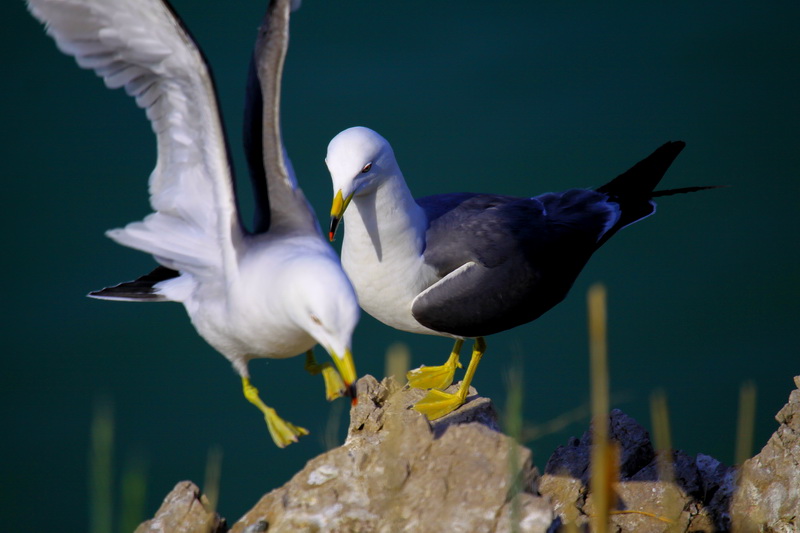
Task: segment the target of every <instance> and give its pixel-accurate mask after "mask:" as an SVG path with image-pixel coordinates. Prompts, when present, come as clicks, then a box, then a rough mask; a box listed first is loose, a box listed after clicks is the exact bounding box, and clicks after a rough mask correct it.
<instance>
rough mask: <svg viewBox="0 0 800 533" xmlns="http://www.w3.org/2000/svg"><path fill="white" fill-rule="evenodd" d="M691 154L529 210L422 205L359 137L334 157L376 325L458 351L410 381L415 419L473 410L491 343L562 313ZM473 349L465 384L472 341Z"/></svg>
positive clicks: (441, 202)
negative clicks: (575, 289)
mask: <svg viewBox="0 0 800 533" xmlns="http://www.w3.org/2000/svg"><path fill="white" fill-rule="evenodd" d="M683 147H684V143H683V142H680V141H677V142H668V143H666V144H664V145H663V146H661V147H660V148H658V149H657V150H656V151H655V152H653V154H651V155H650V156H648V157H647V158H646V159H644V160H643V161H641V162H639V163H637V164H636V165H634V166H633V167H632V168H631V169H630V170H628V171H627V172H625V173H623V174H621V175H620V176H618V177H617V178H615V179H613V180H612V181H610V182H609V183H607V184H605V185H603V186H601V187H598V188H597V189H594V190H592V189H570V190H567V191H563V192H557V193H547V194H542V195H540V196H535V197H532V198H516V197H511V196H501V195H497V194H473V193H453V194H440V195H435V196H427V197H424V198H419V199H416V200H415V199H414V198H413V196H412V195H411V191H410V190H409V188H408V186H407V185H406V182H405V180H404V178H403V174H402V172H401V171H400V168H399V166H398V164H397V160H396V159H395V155H394V152H393V151H392V147H391V146H390V145H389V143H388V142H387V141H386V139H384V138H383V137H381V136H380V135H379V134H378V133H376V132H374V131H372V130H371V129H368V128H364V127H354V128H350V129H347V130H344V131H343V132H341V133H339V134H338V135H337V136H336V137H334V138H333V140H331V142H330V144H329V145H328V153H327V157H326V160H325V162H326V164H327V166H328V170H329V171H330V174H331V178H332V180H333V191H334V200H333V205H332V207H331V224H330V233H329V238H330V240H331V241H332V240H333V239H334V236H335V233H336V229H337V227H338V224H339V221H340V220H342V218H343V219H344V224H345V226H346V228H347V229H346V231H345V234H344V241H343V243H342V251H341V255H342V266H343V267H344V270H345V272H346V273H347V275H348V276H349V277H350V280H351V281H352V283H353V286H354V287H355V290H356V295H357V296H358V300H359V303H360V305H361V307H362V309H364V311H366V312H367V313H369V314H370V315H372V316H374V317H375V318H377V319H378V320H380V321H381V322H383V323H384V324H387V325H389V326H391V327H394V328H396V329H400V330H403V331H409V332H412V333H421V334H428V335H441V336H445V337H451V338H453V339H455V345H454V347H453V350H452V352H451V354H450V357H449V358H448V360H447V362H446V363H445V364H444V365H441V366H423V367H421V368H419V369H416V370H412V371H410V372H409V374H408V379H409V385H411V386H412V387H417V388H425V389H431V390H430V392H428V394H427V395H426V396H424V397H423V398H422V399H421V400H420V401H419V402H418V403H417V404H416V405H415V406H414V409H416V410H417V411H419V412H421V413H423V414H425V415H426V416H427V417H428V418H429V419H431V420H434V419H436V418H439V417H441V416H444V415H445V414H447V413H449V412H451V411H453V410H454V409H457V408H458V407H459V406H461V405H462V404H463V403H464V402H465V401H466V398H467V393H468V391H469V386H470V384H471V382H472V379H473V377H474V375H475V371H476V369H477V367H478V363H479V362H480V360H481V357H482V356H483V353H484V351H485V350H486V342H485V340H484V337H485V336H487V335H491V334H493V333H498V332H501V331H505V330H507V329H511V328H514V327H516V326H519V325H521V324H525V323H527V322H530V321H532V320H535V319H536V318H538V317H540V316H541V315H542V314H543V313H545V312H547V311H548V310H549V309H551V308H552V307H553V306H555V305H556V304H558V303H559V302H561V300H563V299H564V298H565V297H566V295H567V293H568V292H569V289H570V287H572V284H573V283H574V282H575V279H576V278H577V276H578V274H579V273H580V271H581V270H582V269H583V267H584V265H586V262H587V261H588V260H589V258H590V257H591V255H592V254H593V253H594V252H595V250H597V249H598V248H599V247H600V246H602V245H603V243H605V242H606V241H607V240H608V239H609V238H611V237H612V236H613V235H614V234H615V233H616V232H617V231H619V230H620V229H622V228H624V227H625V226H628V225H629V224H632V223H634V222H637V221H639V220H642V219H643V218H646V217H648V216H650V215H651V214H653V213H654V212H655V203H654V202H653V198H654V197H657V196H665V195H669V194H677V193H684V192H693V191H696V190H701V189H706V188H709V187H686V188H683V189H672V190H665V191H654V189H655V187H656V186H657V185H658V182H659V181H660V180H661V178H662V177H663V176H664V174H665V172H666V171H667V168H669V166H670V165H671V164H672V162H673V160H674V159H675V158H676V157H677V156H678V154H679V153H680V151H681V150H682V149H683ZM467 338H471V339H475V342H474V346H473V350H472V357H471V359H470V362H469V365H468V367H467V370H466V373H465V376H464V379H463V380H462V382H461V385H460V387H459V388H458V390H457V392H455V393H454V394H449V393H445V392H443V389H446V388H447V387H448V386H449V385H450V384H451V383H452V381H453V376H454V373H455V371H456V368H460V367H461V364H460V363H459V353H460V351H461V347H462V344H463V342H464V339H467Z"/></svg>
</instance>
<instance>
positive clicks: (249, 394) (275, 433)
mask: <svg viewBox="0 0 800 533" xmlns="http://www.w3.org/2000/svg"><path fill="white" fill-rule="evenodd" d="M242 388H243V389H244V397H245V398H247V401H249V402H250V403H252V404H253V405H255V406H256V407H258V408H259V410H260V411H261V412H262V413H264V419H265V420H266V421H267V429H269V434H270V435H272V440H274V441H275V444H276V445H277V446H278V448H285V447H286V446H288V445H289V444H291V443H293V442H297V437H300V436H302V435H308V430H307V429H304V428H301V427H299V426H295V425H294V424H292V423H291V422H287V421H286V420H284V419H282V418H281V417H279V416H278V413H276V412H275V409H273V408H272V407H268V406H267V405H266V404H265V403H264V402H263V401H261V398H260V397H259V396H258V389H257V388H255V387H254V386H253V385H252V384H251V383H250V380H249V379H248V378H242Z"/></svg>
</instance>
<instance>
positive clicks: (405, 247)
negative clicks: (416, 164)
mask: <svg viewBox="0 0 800 533" xmlns="http://www.w3.org/2000/svg"><path fill="white" fill-rule="evenodd" d="M397 185H400V186H402V188H403V189H405V191H400V192H398V191H397V190H396V188H397V187H396V186H397ZM407 191H408V189H407V188H406V187H405V183H400V184H397V183H393V181H392V180H387V182H386V183H384V184H382V185H381V186H380V187H378V189H377V190H376V191H375V192H374V193H373V194H370V195H369V196H366V197H358V196H356V197H355V198H354V199H353V201H352V203H351V205H350V207H349V208H348V210H347V211H345V216H344V219H345V236H344V242H343V245H342V266H343V267H344V271H345V272H346V273H347V275H348V276H349V277H350V280H351V282H352V283H353V287H354V288H355V291H356V295H357V296H358V302H359V304H360V305H361V307H362V308H363V309H364V310H365V311H366V312H367V313H369V314H370V315H372V316H373V317H375V318H377V319H378V320H380V321H381V322H383V323H384V324H386V325H388V326H391V327H393V328H396V329H400V330H404V331H410V332H413V333H425V334H431V335H439V333H437V332H435V331H433V330H430V329H428V328H426V327H425V326H422V325H421V324H419V323H418V322H417V321H416V320H415V319H414V317H413V316H412V314H411V302H412V301H413V300H414V298H416V297H417V295H418V294H419V293H420V292H422V291H423V290H425V289H426V288H428V287H429V286H430V285H432V284H433V283H435V282H436V281H438V279H439V278H438V276H437V275H436V273H435V272H434V270H433V269H432V268H431V267H430V266H428V265H426V264H425V263H424V262H423V260H422V251H423V250H424V245H425V240H424V239H425V230H426V228H427V220H426V218H425V215H424V212H423V211H422V209H421V208H420V207H419V206H418V205H417V204H416V202H414V201H413V198H411V197H410V194H408V195H407V197H406V196H405V195H404V194H403V192H406V193H407ZM409 200H410V203H409Z"/></svg>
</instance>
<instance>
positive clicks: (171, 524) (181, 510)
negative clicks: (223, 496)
mask: <svg viewBox="0 0 800 533" xmlns="http://www.w3.org/2000/svg"><path fill="white" fill-rule="evenodd" d="M227 530H228V527H227V524H226V523H225V519H224V518H220V516H219V515H218V514H217V513H215V512H214V511H213V510H211V509H210V506H209V503H208V500H207V499H206V497H205V496H203V495H202V494H200V489H199V488H197V485H195V484H194V483H192V482H191V481H181V482H180V483H178V484H177V485H175V488H174V489H172V492H170V493H169V494H168V495H167V497H166V498H164V503H162V504H161V507H160V508H159V509H158V511H157V512H156V515H155V517H153V519H152V520H148V521H147V522H142V523H141V524H139V527H137V528H136V531H135V533H224V532H225V531H227Z"/></svg>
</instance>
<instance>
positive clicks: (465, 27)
mask: <svg viewBox="0 0 800 533" xmlns="http://www.w3.org/2000/svg"><path fill="white" fill-rule="evenodd" d="M174 5H175V8H176V9H177V11H178V12H179V13H180V14H181V15H182V16H183V18H184V20H185V22H186V24H187V25H188V26H189V28H190V29H191V31H192V32H193V34H194V36H195V37H196V39H197V40H198V41H199V43H200V45H201V46H202V48H203V50H204V51H205V53H206V55H207V56H208V59H209V61H210V63H211V65H212V68H213V70H214V73H215V76H216V81H217V86H218V88H219V93H220V98H221V102H222V108H223V112H224V115H225V119H226V124H227V127H228V130H229V132H230V141H231V146H232V149H233V151H234V156H235V162H236V164H237V168H238V170H239V174H240V178H244V177H245V174H244V169H245V166H244V164H243V163H244V160H243V156H242V152H241V142H240V135H239V130H240V128H241V113H242V107H243V87H244V79H245V73H246V65H247V60H248V57H249V53H250V48H251V46H252V43H253V41H254V37H255V30H256V27H257V25H258V22H259V21H260V18H261V15H262V13H263V10H264V5H263V2H252V1H249V2H212V1H209V0H202V1H201V0H194V1H188V0H180V1H178V0H175V2H174ZM0 15H2V21H3V22H2V24H3V31H2V32H0V53H2V65H3V77H2V92H3V98H2V99H0V116H2V128H3V142H2V143H1V144H0V151H1V152H0V158H1V159H0V160H2V163H3V169H2V170H3V175H4V185H5V190H4V194H3V200H2V204H3V205H2V209H1V210H0V216H1V217H2V219H1V222H2V227H3V228H5V230H4V233H3V249H4V255H3V261H2V279H3V281H4V283H3V285H4V290H3V298H2V310H3V321H2V324H3V337H4V343H3V344H4V350H3V351H4V353H3V355H2V370H1V371H0V401H2V419H1V420H0V422H2V427H3V433H4V436H3V438H2V440H0V443H1V444H0V446H2V449H3V453H2V454H0V479H1V480H2V483H0V509H2V515H3V517H4V523H6V524H14V529H15V530H16V531H26V530H27V531H41V530H44V529H46V528H51V527H52V526H53V525H54V521H55V523H56V524H58V526H60V527H62V528H63V529H64V530H70V531H81V530H85V529H86V528H87V524H88V518H87V515H88V504H87V499H88V496H87V494H88V492H87V486H88V481H87V471H88V466H87V459H88V454H89V428H90V421H91V415H92V409H93V405H94V403H95V401H96V399H97V398H107V399H108V400H109V401H110V402H111V403H112V404H113V406H114V412H115V448H114V454H115V456H114V462H115V476H117V477H116V478H115V483H118V478H119V472H120V471H121V469H123V468H124V466H125V465H126V464H130V463H131V462H132V461H136V460H137V458H143V459H144V461H145V462H146V465H147V467H146V472H147V476H148V499H147V508H146V514H147V515H148V516H150V515H152V513H153V512H155V510H156V508H157V507H158V505H159V504H160V501H161V499H162V498H163V496H164V495H165V494H166V493H167V492H168V491H169V490H170V489H171V488H172V487H173V486H174V484H175V483H176V482H178V481H179V480H182V479H192V480H194V481H195V482H197V483H199V484H201V483H202V480H203V475H204V468H205V461H206V455H207V453H208V450H209V449H210V448H211V447H213V446H215V445H219V446H220V447H221V449H222V450H223V453H224V457H223V460H222V480H221V487H220V492H221V495H220V504H219V506H220V512H221V513H222V514H223V515H224V516H226V517H227V518H228V519H229V521H230V522H233V521H235V520H236V519H237V518H238V517H239V516H241V514H243V513H244V512H245V511H246V510H247V509H248V508H249V507H250V506H251V505H252V504H254V503H255V502H256V501H257V499H258V498H259V497H260V496H261V495H262V494H263V493H265V492H267V491H269V490H270V489H273V488H275V487H278V486H280V485H281V484H283V483H284V482H285V481H287V480H288V479H289V478H290V477H291V475H292V474H293V473H294V472H296V471H297V470H298V469H300V468H301V467H302V466H303V465H304V464H305V462H306V461H307V460H308V459H310V458H311V457H313V456H315V455H317V454H318V453H320V452H322V451H323V450H324V449H325V445H324V442H323V439H322V436H323V435H324V433H325V427H326V424H327V423H328V418H329V416H331V414H332V413H333V416H335V415H336V413H339V414H340V415H341V416H342V423H345V420H344V419H345V418H346V417H345V416H344V409H345V407H346V406H345V405H344V403H345V402H343V401H340V402H338V403H335V404H333V405H328V404H327V403H326V402H325V401H324V399H323V389H322V383H321V380H320V379H319V378H314V377H310V376H308V375H306V374H305V372H304V371H303V368H302V367H303V360H302V358H295V359H289V360H284V361H255V362H253V363H252V364H251V369H252V371H253V374H254V382H255V384H256V385H257V386H259V387H260V388H261V390H262V393H263V395H264V397H265V399H266V400H267V403H269V404H271V405H274V406H275V407H276V408H277V409H278V410H279V412H280V413H281V414H282V415H283V416H285V417H286V418H287V419H289V420H291V421H293V422H295V423H297V424H300V425H303V426H305V427H307V428H309V429H310V430H311V432H312V435H311V436H309V437H306V438H304V439H303V440H302V441H301V442H300V443H298V444H296V445H293V446H291V447H289V448H287V449H285V450H278V449H276V448H275V447H274V446H273V444H272V442H271V441H270V439H269V436H268V434H267V432H266V429H265V427H264V424H263V419H262V418H261V415H260V413H259V412H258V411H257V410H256V409H254V408H253V407H252V406H250V405H249V404H247V402H246V401H245V400H244V399H243V398H242V395H241V392H240V383H239V380H238V378H237V377H236V375H235V373H234V372H233V371H232V369H231V368H230V365H229V364H228V363H227V361H226V360H225V359H224V358H223V357H222V356H220V355H219V354H217V353H215V352H214V350H213V349H212V348H210V347H209V346H207V345H206V344H205V343H204V342H203V341H202V340H201V339H200V338H199V337H198V336H197V335H196V334H195V333H194V331H193V329H192V327H191V325H190V324H189V321H188V320H187V318H186V316H185V312H184V310H183V308H182V307H181V306H179V305H172V304H160V305H154V304H153V305H147V304H122V303H111V302H100V301H94V300H90V299H87V298H85V297H84V295H85V294H86V293H87V292H89V291H90V290H93V289H98V288H101V287H104V286H107V285H110V284H115V283H118V282H120V281H124V280H128V279H132V278H133V277H135V276H137V275H140V274H143V273H144V272H145V271H147V270H148V269H149V268H151V267H152V266H153V264H154V263H153V261H152V259H151V258H149V257H148V256H146V255H144V254H141V253H139V252H136V251H133V250H129V249H126V248H123V247H120V246H118V245H116V244H114V243H113V242H111V241H110V240H108V239H106V238H105V237H104V236H103V232H104V231H105V230H106V229H109V228H114V227H118V226H121V225H124V224H125V223H127V222H130V221H133V220H138V219H140V218H141V217H142V216H144V215H145V214H147V213H148V211H149V207H148V203H147V196H146V181H147V176H148V175H149V172H150V170H151V169H152V167H153V165H154V163H155V143H154V138H153V135H152V133H151V132H150V129H149V125H148V123H147V122H146V120H145V118H144V114H143V113H142V112H141V111H140V110H139V109H137V108H136V107H135V105H134V104H133V102H132V101H131V100H130V99H129V98H127V97H126V96H125V95H124V93H123V92H122V91H109V90H107V89H106V88H105V87H104V86H103V83H102V82H101V81H100V80H99V79H98V78H96V77H95V76H94V75H93V74H92V73H90V72H86V71H81V70H79V69H78V67H77V66H76V65H75V63H74V61H73V60H72V59H71V58H68V57H66V56H63V55H62V54H60V53H59V52H58V51H57V49H56V47H55V45H54V43H53V42H52V41H51V40H50V39H49V38H47V37H46V36H45V34H44V32H43V31H42V28H41V26H40V25H39V24H38V23H37V22H36V21H35V20H34V19H33V18H32V17H30V16H29V15H28V14H27V13H26V11H25V9H24V6H23V4H22V3H21V2H20V1H13V2H3V3H2V5H0ZM798 15H800V4H798V3H797V2H790V1H775V2H762V3H755V2H719V1H713V2H694V1H675V2H669V3H654V2H616V3H614V4H613V5H609V3H600V2H589V1H582V2H572V3H565V2H510V1H498V2H482V1H474V0H469V1H463V2H458V3H455V2H448V3H445V2H423V1H419V0H403V1H399V0H394V1H384V2H375V1H363V0H362V1H355V0H346V1H340V2H324V1H319V0H306V2H305V3H304V6H303V8H302V9H301V10H300V11H299V12H298V13H297V14H296V16H295V17H294V18H293V23H292V44H291V47H290V52H289V56H288V59H287V64H286V75H285V79H284V98H283V123H284V136H285V140H286V144H287V147H288V151H289V154H290V156H291V158H292V161H293V163H294V166H295V169H296V171H297V175H298V177H299V180H300V183H301V185H302V186H303V188H304V190H305V192H306V194H307V195H308V197H309V199H310V201H311V202H312V204H313V205H314V207H315V208H316V210H317V213H318V215H320V217H321V218H322V219H323V220H324V219H326V218H327V212H328V209H329V206H330V199H331V186H330V181H329V176H328V174H327V171H326V169H325V166H324V163H323V159H324V156H325V150H326V146H327V142H328V141H329V140H330V138H332V137H333V136H334V135H335V134H336V133H337V132H339V131H340V130H342V129H344V128H346V127H349V126H353V125H365V126H370V127H372V128H374V129H376V130H378V131H379V132H380V133H382V134H383V135H384V136H385V137H387V139H389V141H390V142H391V143H392V144H393V146H394V148H395V152H396V154H397V157H398V159H399V162H400V165H401V167H402V168H403V170H404V173H405V176H406V179H407V181H408V183H409V186H410V187H411V188H412V190H413V192H414V193H415V195H417V196H423V195H427V194H433V193H437V192H451V191H462V190H463V191H476V192H495V193H504V194H513V195H534V194H538V193H541V192H545V191H551V190H560V189H564V188H569V187H575V186H585V187H589V186H596V185H599V184H601V183H604V182H605V181H607V180H609V179H610V178H612V177H614V176H616V175H617V174H619V173H621V172H622V171H624V170H626V169H627V168H628V167H630V166H631V165H632V164H633V163H635V162H636V161H638V160H640V159H642V158H643V157H645V156H647V155H648V154H649V153H650V152H651V151H652V150H654V149H655V148H656V147H658V146H659V145H660V144H662V143H663V142H665V141H667V140H677V139H681V140H684V141H686V143H687V148H686V149H685V150H684V152H683V153H682V154H681V155H680V157H679V158H678V160H677V161H676V162H675V164H674V165H673V166H672V168H671V170H670V171H669V173H668V174H667V177H666V179H665V180H664V182H663V185H664V186H665V187H682V186H690V185H705V184H722V185H730V186H731V187H729V188H726V189H720V190H715V191H710V192H704V193H697V194H693V195H688V196H680V197H669V198H664V199H661V200H660V201H659V212H658V213H657V215H656V216H654V217H652V218H650V219H648V220H646V221H644V222H642V223H641V224H637V225H635V226H633V227H631V228H628V229H626V230H624V231H623V232H621V233H620V234H619V235H617V236H616V237H614V239H612V240H611V241H610V242H609V243H608V244H607V245H606V246H605V247H604V248H603V249H602V250H600V251H599V252H598V253H597V254H596V256H595V257H594V258H593V259H592V261H591V262H590V264H589V265H588V267H587V268H586V270H585V271H584V272H583V274H582V275H581V277H580V279H579V280H578V282H577V283H576V285H575V287H574V288H573V291H572V293H571V295H570V296H569V297H568V298H567V300H566V301H565V302H563V303H562V304H561V305H559V306H558V307H556V308H555V309H553V310H552V311H551V312H549V313H548V314H546V315H545V316H544V317H542V318H541V319H539V320H537V321H536V322H534V323H531V324H528V325H526V326H523V327H519V328H517V329H515V330H513V331H509V332H506V333H503V334H498V335H495V336H493V337H490V338H489V339H488V342H489V351H488V352H487V355H486V357H485V358H484V362H483V363H482V365H481V368H480V370H479V372H478V375H477V379H476V381H475V385H476V387H477V388H478V389H479V391H480V392H481V393H482V394H484V395H488V396H490V397H492V398H493V399H494V400H495V401H496V402H497V404H498V405H499V406H502V405H503V403H504V401H505V378H504V376H505V374H506V373H507V372H508V370H509V369H510V368H511V367H512V366H513V364H514V361H515V360H516V361H517V362H518V364H519V365H518V366H521V368H522V371H523V372H524V378H523V381H524V384H525V391H524V393H525V403H524V409H525V411H524V416H525V418H526V420H528V421H529V422H530V423H532V424H541V423H544V422H546V421H548V420H550V419H552V418H554V417H556V416H558V415H560V414H563V413H566V412H569V411H571V410H573V409H575V408H577V407H579V406H581V405H585V404H586V402H587V400H588V394H589V389H588V358H587V342H586V333H585V331H586V312H585V292H586V289H587V287H588V286H589V285H590V284H591V283H593V282H596V281H602V282H604V283H605V284H606V285H607V287H608V291H609V318H610V326H609V330H610V331H609V335H610V371H611V390H612V394H614V398H615V400H614V402H613V403H614V406H616V407H620V408H622V409H623V410H625V411H626V412H627V413H629V414H630V415H632V416H634V417H635V418H637V419H638V420H639V421H640V422H641V423H643V424H644V425H646V426H648V427H649V425H650V421H649V414H648V398H649V395H650V394H651V392H652V391H653V390H655V389H657V388H662V389H663V390H664V391H665V392H666V393H667V395H668V399H669V404H670V409H671V417H672V438H673V444H674V446H675V447H677V448H681V449H683V450H685V451H687V452H689V453H692V454H694V453H697V452H703V453H707V454H711V455H713V456H715V457H717V458H719V459H721V460H723V461H725V462H727V463H730V462H731V461H732V460H733V450H734V438H735V425H736V416H737V402H738V394H739V387H740V385H741V384H742V383H743V382H744V381H746V380H752V381H753V382H754V383H755V384H756V386H757V387H758V404H757V419H758V423H757V431H756V435H755V442H756V450H757V449H759V448H760V446H762V445H763V444H764V443H765V442H766V440H767V438H768V437H769V435H770V434H771V432H772V431H773V430H774V429H775V427H776V426H777V424H776V423H775V421H774V419H773V415H774V413H775V412H777V410H778V409H779V408H780V407H781V406H782V405H783V404H784V403H785V401H786V398H787V396H788V394H789V392H790V390H791V389H792V388H793V385H792V381H791V378H792V376H793V375H795V374H800V368H799V367H798V316H799V315H798V310H799V309H798V296H800V294H799V293H800V291H798V287H799V286H800V285H799V284H798V282H799V281H800V275H799V273H798V259H800V254H799V253H798V243H797V229H798V218H799V217H798V192H800V191H799V190H798V188H799V187H798V168H800V150H798V146H800V129H799V128H798V121H799V120H800V103H799V102H800V98H798V89H800V87H799V85H798V79H799V78H800V76H799V73H800V40H799V39H798V36H797V28H798V23H799V22H800V17H798ZM248 209H249V208H248ZM345 230H346V228H345ZM396 341H402V342H405V343H407V344H408V345H409V346H410V348H411V351H412V354H413V361H412V363H413V365H415V366H416V365H419V364H421V363H426V364H438V363H439V362H441V361H443V359H444V358H445V356H446V354H447V352H448V350H449V348H450V344H451V343H450V341H449V340H447V339H443V338H436V337H425V336H413V335H410V334H405V333H402V332H397V331H394V330H392V329H389V328H388V327H385V326H383V325H382V324H379V323H377V322H376V321H375V320H373V319H371V318H370V317H367V316H365V317H364V318H363V319H362V322H361V324H360V325H359V327H358V329H357V330H356V335H355V356H356V361H357V365H358V370H359V372H360V373H361V374H364V373H371V374H374V375H378V376H380V375H383V368H384V353H385V351H386V348H387V347H388V346H389V345H390V344H392V343H394V342H396ZM318 353H319V355H320V358H322V355H323V353H322V351H319V352H318ZM587 422H588V420H587V419H586V418H582V419H580V420H579V421H578V422H576V423H573V424H571V425H569V426H567V427H566V428H564V429H563V430H562V431H560V432H558V433H556V434H552V435H549V436H547V437H544V438H541V439H539V440H536V441H534V442H531V443H530V446H531V447H532V449H533V452H534V456H535V459H536V462H537V464H539V466H540V467H541V466H543V465H544V462H545V461H546V460H547V457H549V455H550V453H551V452H552V451H553V450H554V449H555V447H556V446H557V445H559V444H562V443H564V442H565V441H566V440H567V438H568V437H569V436H570V435H580V434H581V433H582V432H583V431H584V430H585V428H586V426H587Z"/></svg>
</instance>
